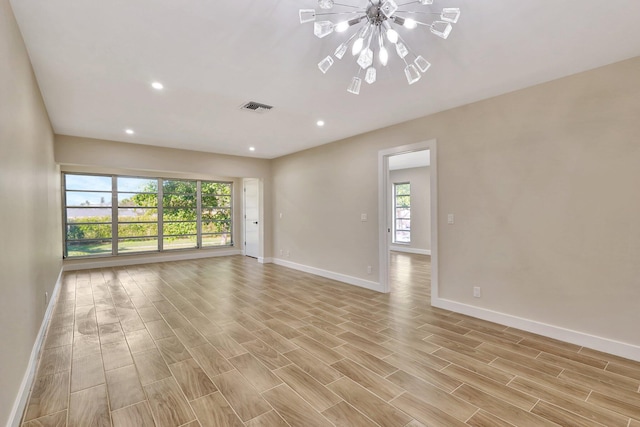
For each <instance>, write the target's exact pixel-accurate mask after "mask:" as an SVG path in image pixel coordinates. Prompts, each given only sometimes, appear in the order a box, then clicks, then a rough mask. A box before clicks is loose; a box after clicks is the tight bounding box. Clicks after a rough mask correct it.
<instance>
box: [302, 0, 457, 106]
mask: <svg viewBox="0 0 640 427" xmlns="http://www.w3.org/2000/svg"><path fill="white" fill-rule="evenodd" d="M359 2H360V3H361V4H360V5H358V6H356V5H350V4H342V3H337V2H335V1H334V0H318V7H319V8H320V10H319V11H316V10H315V9H300V23H301V24H304V23H307V22H313V33H314V34H315V35H316V36H317V37H318V38H324V37H326V36H328V35H329V34H331V33H334V32H336V33H346V32H352V34H351V35H350V36H348V38H347V40H346V41H344V42H343V43H341V44H340V45H339V46H338V47H337V48H336V50H335V52H334V53H333V56H335V57H336V58H337V59H342V58H343V57H344V55H345V54H346V52H347V50H348V49H349V47H351V54H352V55H353V56H354V57H355V58H356V63H357V64H358V66H359V68H358V74H357V75H356V76H355V77H353V79H351V83H350V84H349V87H348V88H347V91H348V92H350V93H353V94H354V95H358V94H359V93H360V87H361V85H362V78H361V77H360V76H361V73H362V72H364V81H365V82H367V83H368V84H373V83H375V81H376V75H377V71H376V68H375V67H376V66H375V65H374V62H375V61H374V59H377V62H378V63H379V64H380V65H381V66H383V67H385V66H386V65H387V63H388V61H389V50H395V51H396V53H397V54H398V56H399V57H400V59H402V61H404V65H405V67H404V74H405V76H406V77H407V81H408V82H409V84H414V83H415V82H417V81H418V80H420V77H421V76H422V74H421V73H425V72H426V71H427V70H428V69H429V67H431V64H430V63H429V61H427V60H426V59H425V58H424V57H423V56H422V55H419V54H415V53H414V52H413V50H412V49H410V48H409V46H407V43H406V42H405V41H404V39H403V38H402V36H401V32H399V31H398V30H400V28H402V29H403V30H401V31H404V30H412V29H414V28H417V27H419V26H420V27H428V28H429V30H430V31H431V33H433V34H435V35H436V36H438V37H441V38H443V39H446V38H447V37H449V34H450V33H451V29H452V25H451V24H455V23H456V22H458V18H460V9H459V8H457V7H448V8H444V9H442V10H441V11H439V12H434V11H431V10H429V9H428V5H431V4H433V0H408V1H406V2H405V3H400V4H398V3H397V2H396V1H395V0H359ZM416 5H420V6H416ZM421 6H427V7H425V8H422V9H424V10H414V9H416V7H417V8H418V9H420V8H421ZM334 8H335V9H334ZM337 9H340V10H337ZM331 16H336V17H338V18H339V19H340V20H339V21H338V22H333V21H328V20H325V21H319V20H317V18H318V17H331ZM429 16H436V18H435V20H433V21H432V22H431V23H427V22H422V21H421V20H419V19H417V18H420V19H422V17H429ZM352 27H353V29H355V31H353V30H352ZM333 56H332V55H328V56H327V57H326V58H324V59H323V60H322V61H320V62H319V63H318V68H319V69H320V71H322V72H323V73H326V72H327V71H329V68H331V66H332V65H333V63H334V59H333Z"/></svg>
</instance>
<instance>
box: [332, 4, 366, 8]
mask: <svg viewBox="0 0 640 427" xmlns="http://www.w3.org/2000/svg"><path fill="white" fill-rule="evenodd" d="M333 5H334V6H342V7H352V8H354V9H361V8H362V6H354V5H352V4H343V3H334V4H333Z"/></svg>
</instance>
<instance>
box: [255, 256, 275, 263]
mask: <svg viewBox="0 0 640 427" xmlns="http://www.w3.org/2000/svg"><path fill="white" fill-rule="evenodd" d="M258 262H259V263H260V264H271V263H272V262H273V258H263V257H259V258H258Z"/></svg>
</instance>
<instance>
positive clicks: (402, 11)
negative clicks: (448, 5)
mask: <svg viewBox="0 0 640 427" xmlns="http://www.w3.org/2000/svg"><path fill="white" fill-rule="evenodd" d="M398 12H401V13H419V14H421V15H440V14H441V13H442V12H425V11H423V10H396V13H398Z"/></svg>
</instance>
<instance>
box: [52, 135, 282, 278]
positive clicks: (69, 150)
mask: <svg viewBox="0 0 640 427" xmlns="http://www.w3.org/2000/svg"><path fill="white" fill-rule="evenodd" d="M55 158H56V161H57V162H58V163H59V164H60V165H61V168H62V170H63V171H68V172H91V173H113V174H133V175H138V176H145V175H147V176H161V177H171V178H191V179H233V181H234V186H235V188H236V189H240V188H242V178H259V179H260V180H261V181H262V183H263V187H264V192H265V193H266V194H270V193H271V163H270V161H269V160H264V159H255V158H249V157H238V156H226V155H221V154H211V153H203V152H197V151H190V150H178V149H173V148H162V147H153V146H150V145H140V144H127V143H123V142H116V141H105V140H99V139H91V138H79V137H73V136H66V135H56V137H55ZM235 196H236V197H235V199H234V206H235V207H236V209H235V213H234V221H235V222H234V223H235V224H236V227H235V229H234V242H236V248H237V249H242V242H243V240H242V227H241V226H242V191H236V192H235ZM271 213H272V209H271V199H270V198H269V197H266V198H265V199H264V212H263V223H264V224H271ZM263 232H264V252H263V255H262V256H264V257H270V256H271V252H270V250H271V227H264V229H263ZM83 262H85V261H80V260H78V261H73V262H71V261H68V262H67V264H69V265H71V264H74V265H76V266H77V265H78V264H82V263H83Z"/></svg>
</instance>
